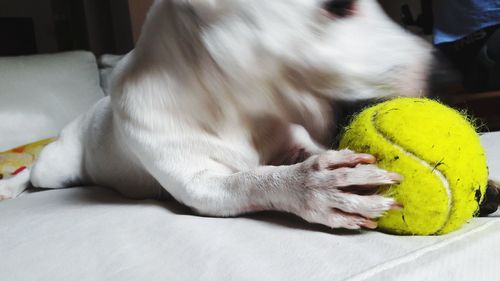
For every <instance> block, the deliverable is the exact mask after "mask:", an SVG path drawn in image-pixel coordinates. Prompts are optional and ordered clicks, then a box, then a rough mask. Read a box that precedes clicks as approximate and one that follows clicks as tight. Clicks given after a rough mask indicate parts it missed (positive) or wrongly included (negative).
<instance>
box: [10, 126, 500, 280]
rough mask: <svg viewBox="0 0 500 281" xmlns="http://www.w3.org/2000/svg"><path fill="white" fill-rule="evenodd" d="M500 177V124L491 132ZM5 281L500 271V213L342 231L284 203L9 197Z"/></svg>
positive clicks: (489, 274)
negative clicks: (439, 230)
mask: <svg viewBox="0 0 500 281" xmlns="http://www.w3.org/2000/svg"><path fill="white" fill-rule="evenodd" d="M482 141H483V143H484V145H485V147H486V148H487V151H488V161H489V166H490V171H491V174H492V177H493V178H497V179H500V178H499V176H500V162H499V161H497V160H498V159H500V133H490V134H486V135H484V136H482ZM0 233H1V235H0V280H12V281H14V280H54V281H55V280H65V281H66V280H120V281H126V280H151V281H154V280H288V281H290V280H329V281H331V280H440V279H441V280H496V279H497V278H498V273H497V271H496V270H495V269H496V268H497V264H498V260H497V256H498V253H500V220H499V219H498V218H496V215H493V216H492V217H488V218H474V219H473V220H471V221H470V222H469V223H468V224H466V225H465V226H464V227H463V228H462V229H461V230H459V231H457V232H454V233H451V234H448V235H444V236H429V237H417V236H414V237H413V236H395V235H389V234H384V233H380V232H375V231H347V230H331V229H328V228H326V227H322V226H317V225H311V224H307V223H305V222H303V221H301V220H300V219H298V218H296V217H293V216H291V215H287V214H281V213H272V212H268V213H260V214H254V215H248V216H242V217H236V218H208V217H200V216H195V215H193V214H191V212H190V211H189V210H188V209H187V208H185V207H183V206H181V205H179V204H177V203H175V202H173V201H170V202H158V201H133V200H128V199H125V198H122V197H120V196H119V195H118V194H116V193H114V192H113V191H111V190H108V189H105V188H102V187H77V188H70V189H62V190H51V191H39V192H30V193H27V194H24V195H23V196H21V197H20V198H17V199H15V200H9V201H5V202H2V203H0Z"/></svg>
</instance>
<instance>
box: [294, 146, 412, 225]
mask: <svg viewBox="0 0 500 281" xmlns="http://www.w3.org/2000/svg"><path fill="white" fill-rule="evenodd" d="M375 161H376V160H375V158H374V157H373V156H371V155H368V154H357V153H354V152H352V151H349V150H342V151H327V152H325V153H323V154H320V155H316V156H313V157H311V158H309V159H308V160H307V161H305V162H304V163H303V165H302V168H303V169H304V171H303V172H304V173H305V180H304V184H303V187H302V188H303V189H304V190H302V191H301V195H299V196H302V200H301V204H299V205H300V206H301V209H300V210H298V215H299V216H301V217H302V218H304V219H305V220H307V221H309V222H313V223H320V224H324V225H327V226H329V227H332V228H339V227H343V228H348V229H359V228H360V227H365V228H376V227H377V224H376V222H375V221H373V219H375V218H377V217H380V216H381V215H382V214H383V213H384V212H386V211H387V210H389V209H395V208H400V206H399V205H398V204H396V203H395V202H394V200H393V199H391V198H386V197H383V196H380V195H376V192H377V190H378V187H379V186H381V185H387V184H395V183H398V182H400V181H401V180H402V177H401V176H400V175H398V174H396V173H391V172H387V171H385V170H382V169H380V168H378V167H376V166H375V165H373V163H374V162H375ZM299 192H300V191H299Z"/></svg>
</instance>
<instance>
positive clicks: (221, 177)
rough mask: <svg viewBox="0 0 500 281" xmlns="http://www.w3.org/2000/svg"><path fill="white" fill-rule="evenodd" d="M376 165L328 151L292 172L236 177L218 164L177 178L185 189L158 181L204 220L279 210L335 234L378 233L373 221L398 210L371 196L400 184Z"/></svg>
mask: <svg viewBox="0 0 500 281" xmlns="http://www.w3.org/2000/svg"><path fill="white" fill-rule="evenodd" d="M374 162H375V159H374V158H373V156H370V155H366V154H356V153H353V152H351V151H348V150H343V151H327V152H325V153H322V154H320V155H314V156H312V157H310V158H309V159H307V160H306V161H305V162H302V163H298V164H294V165H290V166H261V167H257V168H255V169H253V170H247V171H241V172H236V173H230V172H229V171H228V170H229V169H226V170H225V169H224V168H223V166H222V165H220V163H217V164H215V163H212V164H209V161H206V163H201V161H197V162H196V163H193V164H191V166H190V168H191V169H192V168H193V166H196V167H203V169H201V170H198V171H196V172H195V173H193V174H192V175H193V176H192V177H190V179H189V180H187V179H182V178H180V177H181V176H179V178H177V180H176V181H177V182H183V184H181V185H177V186H175V187H174V186H173V185H172V181H169V182H162V175H160V176H157V179H159V181H160V182H161V183H162V185H163V186H164V187H165V188H166V189H167V190H168V191H169V192H170V193H171V194H172V195H173V196H174V197H175V198H176V199H177V200H179V201H181V202H182V203H184V204H186V205H188V206H190V207H192V208H193V209H194V210H196V211H198V212H199V213H200V214H203V215H211V216H234V215H239V214H243V213H248V212H256V211H263V210H278V211H285V212H290V213H293V214H296V215H298V216H300V217H302V218H303V219H305V220H306V221H309V222H312V223H319V224H323V225H327V226H329V227H332V228H338V227H344V228H349V229H358V228H360V227H367V228H374V227H376V223H375V222H374V221H372V219H373V218H376V217H379V216H380V215H382V214H383V213H384V212H385V211H387V210H389V209H391V208H396V207H398V206H397V204H396V203H395V202H394V200H393V199H390V198H386V197H382V196H380V195H375V194H374V193H373V191H376V190H377V187H378V186H380V185H385V184H394V183H397V182H398V181H400V180H401V178H400V176H399V175H397V174H394V173H390V172H387V171H384V170H381V169H379V168H377V167H376V166H374V165H371V164H372V163H374ZM221 168H222V169H221ZM185 170H187V169H180V170H179V171H185ZM170 174H171V175H172V173H170ZM367 191H372V192H367ZM362 194H365V195H362Z"/></svg>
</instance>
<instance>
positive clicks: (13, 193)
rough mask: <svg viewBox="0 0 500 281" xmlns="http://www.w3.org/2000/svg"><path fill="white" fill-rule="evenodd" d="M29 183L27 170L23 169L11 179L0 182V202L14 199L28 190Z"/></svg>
mask: <svg viewBox="0 0 500 281" xmlns="http://www.w3.org/2000/svg"><path fill="white" fill-rule="evenodd" d="M29 182H30V170H29V169H24V170H23V171H22V172H20V173H19V174H17V175H15V176H14V177H12V178H9V179H5V180H0V201H2V200H6V199H12V198H16V197H17V196H19V194H21V193H22V192H23V191H25V190H26V189H27V188H28V186H29Z"/></svg>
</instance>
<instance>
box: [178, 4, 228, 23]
mask: <svg viewBox="0 0 500 281" xmlns="http://www.w3.org/2000/svg"><path fill="white" fill-rule="evenodd" d="M177 2H178V3H181V4H184V5H186V4H187V5H189V6H190V7H191V8H192V9H193V11H194V12H195V13H196V15H197V16H198V17H199V18H200V19H201V20H202V21H203V22H205V23H212V22H215V21H217V20H218V19H220V18H222V17H223V16H224V15H226V14H227V13H229V12H230V10H231V9H232V7H233V6H234V5H233V4H234V2H235V0H177Z"/></svg>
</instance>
